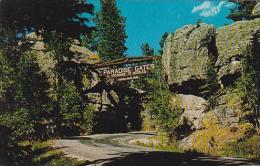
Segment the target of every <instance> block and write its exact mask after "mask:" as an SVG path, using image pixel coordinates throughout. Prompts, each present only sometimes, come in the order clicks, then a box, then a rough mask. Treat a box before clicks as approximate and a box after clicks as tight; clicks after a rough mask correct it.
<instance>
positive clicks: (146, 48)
mask: <svg viewBox="0 0 260 166" xmlns="http://www.w3.org/2000/svg"><path fill="white" fill-rule="evenodd" d="M141 49H142V54H143V56H153V55H154V49H153V48H151V47H150V46H149V44H148V43H144V44H142V46H141Z"/></svg>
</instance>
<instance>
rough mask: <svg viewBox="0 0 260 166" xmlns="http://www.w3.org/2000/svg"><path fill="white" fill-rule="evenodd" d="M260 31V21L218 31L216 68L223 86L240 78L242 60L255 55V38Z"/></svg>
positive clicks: (238, 23)
mask: <svg viewBox="0 0 260 166" xmlns="http://www.w3.org/2000/svg"><path fill="white" fill-rule="evenodd" d="M258 31H260V19H255V20H250V21H238V22H235V23H234V24H232V25H228V26H224V27H222V28H220V29H218V30H217V36H216V46H217V49H218V59H217V62H216V67H217V68H218V69H219V71H218V76H219V79H220V80H221V81H222V83H223V84H228V82H229V81H230V80H232V79H233V80H234V79H235V78H237V77H239V75H240V73H241V59H242V58H243V57H245V56H247V55H249V54H252V53H254V50H253V49H254V45H255V43H254V40H253V39H254V37H255V35H256V34H257V32H258Z"/></svg>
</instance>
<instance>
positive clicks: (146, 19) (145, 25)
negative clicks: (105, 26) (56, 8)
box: [88, 0, 235, 55]
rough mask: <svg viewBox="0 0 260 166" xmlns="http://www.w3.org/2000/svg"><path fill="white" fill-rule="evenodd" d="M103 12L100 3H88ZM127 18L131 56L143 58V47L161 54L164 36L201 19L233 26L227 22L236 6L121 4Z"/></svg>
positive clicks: (173, 0) (216, 1)
mask: <svg viewBox="0 0 260 166" xmlns="http://www.w3.org/2000/svg"><path fill="white" fill-rule="evenodd" d="M88 2H90V3H93V4H94V5H95V10H96V11H98V10H99V8H100V7H99V0H88ZM117 5H118V7H119V9H120V10H121V14H122V15H123V16H124V17H126V33H127V35H128V39H127V41H126V46H127V47H128V51H127V54H128V55H141V49H140V45H141V44H142V43H145V42H147V43H149V44H150V46H151V47H153V48H155V50H159V41H160V39H161V36H162V35H163V34H164V32H174V31H176V29H178V28H180V27H182V26H184V25H186V24H195V23H196V21H197V20H198V19H201V20H202V21H203V22H206V23H209V24H214V25H215V26H217V27H220V26H223V25H225V24H230V23H232V20H229V19H226V16H227V15H228V13H229V9H230V8H232V7H234V5H235V4H233V3H231V2H227V1H224V0H211V1H209V0H117Z"/></svg>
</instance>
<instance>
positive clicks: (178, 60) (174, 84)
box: [162, 24, 216, 95]
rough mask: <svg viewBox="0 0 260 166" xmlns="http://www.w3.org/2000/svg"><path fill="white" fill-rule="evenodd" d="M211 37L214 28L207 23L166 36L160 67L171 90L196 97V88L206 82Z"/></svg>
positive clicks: (191, 26)
mask: <svg viewBox="0 0 260 166" xmlns="http://www.w3.org/2000/svg"><path fill="white" fill-rule="evenodd" d="M214 36H215V27H214V26H212V25H207V24H198V25H195V26H193V25H187V26H185V27H183V28H181V29H178V30H177V31H176V32H175V34H174V35H169V36H168V38H167V39H166V44H165V47H164V55H163V56H162V64H163V67H164V69H165V76H166V79H167V81H168V83H169V85H170V86H171V88H172V89H173V90H174V91H178V92H179V93H183V94H187V93H188V94H195V95H197V94H198V91H197V89H198V87H199V86H201V85H202V84H203V82H204V81H205V79H206V68H207V65H208V63H209V61H210V58H212V57H213V56H215V54H216V52H215V48H213V46H214V42H215V41H214ZM184 87H190V88H189V89H186V88H184Z"/></svg>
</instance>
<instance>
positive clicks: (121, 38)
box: [95, 0, 127, 61]
mask: <svg viewBox="0 0 260 166" xmlns="http://www.w3.org/2000/svg"><path fill="white" fill-rule="evenodd" d="M100 3H101V10H100V12H98V13H97V14H96V18H95V23H96V35H95V36H96V41H97V52H98V54H99V55H100V56H101V58H103V60H105V61H109V60H114V59H119V58H122V57H125V51H126V50H127V48H126V46H125V40H126V38H127V35H126V32H125V18H124V17H122V16H121V15H120V10H119V9H118V8H117V6H116V1H115V0H101V1H100Z"/></svg>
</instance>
